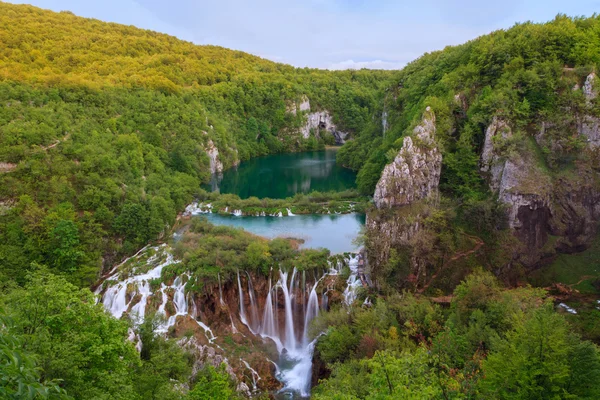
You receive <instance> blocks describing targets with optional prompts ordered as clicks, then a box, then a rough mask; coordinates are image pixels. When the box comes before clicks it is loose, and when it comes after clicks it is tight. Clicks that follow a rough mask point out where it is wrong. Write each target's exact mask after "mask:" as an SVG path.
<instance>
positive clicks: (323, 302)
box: [321, 290, 329, 311]
mask: <svg viewBox="0 0 600 400" xmlns="http://www.w3.org/2000/svg"><path fill="white" fill-rule="evenodd" d="M327 292H329V290H327V291H326V292H325V293H323V296H321V310H324V311H327V310H328V309H329V297H327Z"/></svg>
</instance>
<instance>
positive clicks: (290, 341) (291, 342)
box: [279, 268, 296, 353]
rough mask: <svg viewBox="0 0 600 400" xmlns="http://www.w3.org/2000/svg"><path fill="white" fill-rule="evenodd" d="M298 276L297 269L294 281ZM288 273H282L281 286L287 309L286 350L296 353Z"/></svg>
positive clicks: (294, 273)
mask: <svg viewBox="0 0 600 400" xmlns="http://www.w3.org/2000/svg"><path fill="white" fill-rule="evenodd" d="M295 275H296V268H294V272H293V274H292V280H293V279H294V276H295ZM287 276H288V273H287V272H280V278H279V286H280V287H281V290H282V291H283V301H284V307H285V338H284V340H285V341H284V343H285V348H286V350H287V351H288V352H290V353H291V352H295V351H296V333H295V332H294V314H293V313H292V297H291V295H290V291H289V288H288V286H287Z"/></svg>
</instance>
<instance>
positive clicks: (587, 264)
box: [530, 235, 600, 294]
mask: <svg viewBox="0 0 600 400" xmlns="http://www.w3.org/2000/svg"><path fill="white" fill-rule="evenodd" d="M596 279H600V235H599V236H597V237H596V238H595V239H594V241H593V242H592V245H591V246H590V248H589V249H587V250H585V251H583V252H581V253H576V254H560V255H558V256H557V257H556V259H555V260H554V261H553V262H552V263H551V264H550V265H548V266H545V267H543V268H541V269H539V270H537V271H535V272H533V273H532V274H531V276H530V282H531V283H532V284H534V285H535V286H542V287H545V286H549V285H551V284H552V283H555V282H560V283H563V284H565V285H569V286H571V287H572V288H573V289H577V290H579V291H580V292H581V293H582V294H598V290H597V289H596V288H594V286H593V285H592V283H593V282H594V281H595V280H596Z"/></svg>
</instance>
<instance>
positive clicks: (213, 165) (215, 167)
mask: <svg viewBox="0 0 600 400" xmlns="http://www.w3.org/2000/svg"><path fill="white" fill-rule="evenodd" d="M206 155H208V158H209V160H210V173H211V174H213V175H214V174H216V173H218V172H223V163H222V162H221V161H220V160H219V149H217V147H216V146H215V144H214V143H213V141H212V140H210V139H209V140H208V143H207V145H206Z"/></svg>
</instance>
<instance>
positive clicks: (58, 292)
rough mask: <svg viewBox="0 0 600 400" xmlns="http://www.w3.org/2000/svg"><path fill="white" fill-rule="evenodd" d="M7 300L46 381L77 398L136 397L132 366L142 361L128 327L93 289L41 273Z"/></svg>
mask: <svg viewBox="0 0 600 400" xmlns="http://www.w3.org/2000/svg"><path fill="white" fill-rule="evenodd" d="M2 300H3V302H4V303H5V304H6V311H7V314H8V315H9V316H10V317H11V318H12V320H13V321H14V324H15V325H14V332H15V335H16V336H17V337H18V338H20V340H22V342H23V348H24V350H25V351H27V352H30V353H32V354H34V355H35V357H36V358H37V360H38V361H39V364H38V365H39V367H40V372H41V374H42V376H43V377H44V379H46V380H55V379H56V380H61V382H60V386H61V387H62V388H63V389H65V390H66V391H67V392H68V393H69V394H70V395H71V396H73V397H75V398H77V399H89V398H95V399H130V398H132V397H133V387H132V372H133V370H132V367H133V368H134V367H135V366H136V365H137V364H138V363H139V357H138V355H137V352H136V350H135V348H134V347H133V345H132V344H131V343H130V342H129V341H127V340H126V338H127V336H128V333H127V324H126V322H124V321H119V320H116V319H114V318H113V317H112V316H111V315H109V314H108V313H107V312H106V311H105V310H104V308H103V306H102V305H101V304H96V301H95V298H94V295H93V294H92V293H91V292H90V291H89V290H88V289H78V288H77V287H75V286H74V285H72V284H70V283H68V282H67V281H66V280H65V279H64V278H61V277H58V276H55V275H53V274H51V273H49V272H47V271H44V270H38V271H36V272H33V273H31V275H30V276H29V279H28V282H27V283H26V285H25V286H24V287H23V288H17V289H14V290H12V291H11V292H10V293H8V294H7V295H5V296H4V298H3V299H2Z"/></svg>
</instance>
